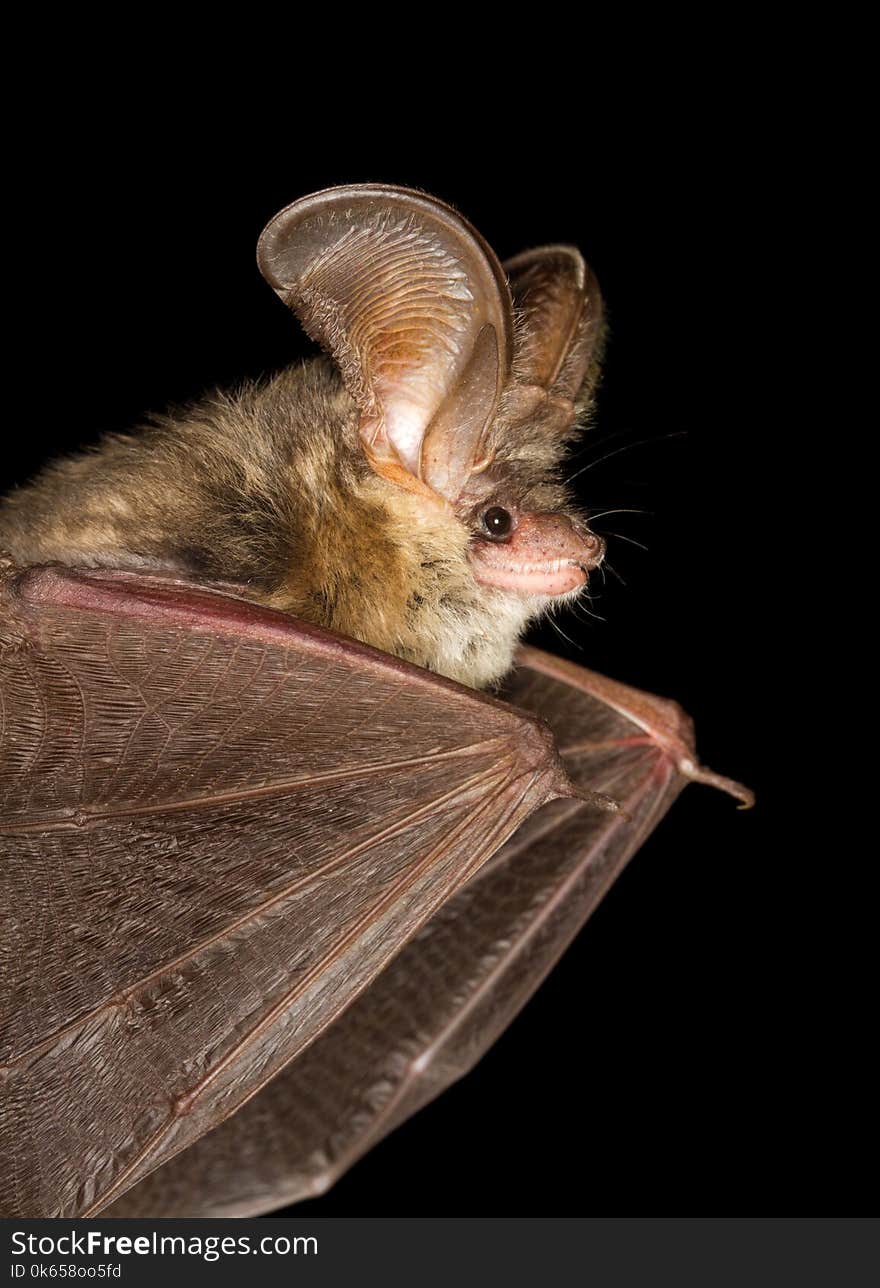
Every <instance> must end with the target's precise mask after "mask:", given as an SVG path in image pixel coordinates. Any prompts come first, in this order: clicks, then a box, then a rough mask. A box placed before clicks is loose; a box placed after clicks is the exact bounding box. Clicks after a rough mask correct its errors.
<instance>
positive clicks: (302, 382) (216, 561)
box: [0, 358, 558, 688]
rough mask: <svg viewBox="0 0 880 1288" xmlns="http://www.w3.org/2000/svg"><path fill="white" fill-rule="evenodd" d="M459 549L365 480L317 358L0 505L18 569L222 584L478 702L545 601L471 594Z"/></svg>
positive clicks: (347, 417)
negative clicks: (466, 690) (103, 570)
mask: <svg viewBox="0 0 880 1288" xmlns="http://www.w3.org/2000/svg"><path fill="white" fill-rule="evenodd" d="M548 499H550V500H552V501H554V502H555V501H557V500H558V498H557V497H555V496H553V497H550V498H548ZM469 542H470V533H469V532H468V529H467V528H466V527H465V526H464V524H462V523H461V522H460V521H459V520H458V519H457V518H456V517H455V516H454V515H453V514H452V512H451V510H449V508H448V507H444V506H442V505H436V506H434V505H431V504H426V503H425V501H424V500H423V499H421V498H419V497H417V496H415V495H413V494H412V493H408V492H406V491H404V490H402V489H400V488H397V487H395V486H394V484H393V483H390V482H388V481H387V480H384V479H381V478H379V477H377V476H376V475H375V474H373V472H372V471H371V470H369V468H368V467H367V466H366V465H365V464H364V461H363V457H362V454H361V453H360V451H359V448H358V443H357V430H356V416H355V410H354V407H353V404H352V402H351V400H350V398H349V397H348V395H347V394H346V392H345V390H344V389H343V387H342V383H341V381H340V379H339V376H338V375H337V373H336V371H335V369H334V368H333V367H332V365H331V364H330V363H328V362H327V361H326V360H324V359H322V358H319V359H315V360H313V361H311V362H307V363H305V364H303V365H301V366H298V367H292V368H289V369H287V370H286V371H283V372H281V373H280V374H279V375H278V376H276V377H274V378H272V379H270V380H269V381H267V382H265V383H263V384H260V385H253V386H249V387H247V388H245V389H244V390H243V391H242V392H240V393H239V394H237V395H236V396H235V397H232V396H228V395H223V394H218V395H214V396H211V397H209V398H206V399H205V400H204V401H203V402H201V403H198V404H196V405H194V406H193V407H191V408H189V409H188V410H187V411H186V412H184V413H183V414H182V415H180V416H178V417H161V418H156V419H154V420H153V421H152V422H150V423H149V424H148V425H147V426H146V427H145V429H144V430H143V431H142V432H141V433H139V434H137V435H133V436H127V435H120V436H117V435H114V436H110V437H108V438H107V439H105V440H104V442H103V443H102V444H101V445H100V446H99V447H98V448H97V449H96V450H94V451H91V452H86V453H83V454H81V455H78V456H75V457H73V458H71V459H67V460H63V461H60V462H57V463H55V464H53V465H51V466H49V467H48V468H47V469H46V470H45V471H44V473H43V474H42V475H41V476H39V477H38V478H37V480H36V481H35V482H33V483H31V484H30V485H28V486H26V487H23V488H21V489H19V490H18V491H17V492H15V493H13V494H12V496H10V497H8V498H7V499H6V500H5V501H4V502H2V503H0V547H2V548H5V549H7V550H8V551H9V552H10V553H11V554H12V556H13V557H14V558H15V559H16V560H17V561H19V562H22V563H43V562H60V563H64V564H69V565H80V566H89V567H121V568H149V569H164V570H169V571H179V572H183V573H186V574H187V575H190V576H195V577H200V578H202V579H204V580H205V581H212V580H216V581H224V582H234V583H236V584H238V585H239V586H240V587H241V593H242V594H243V595H244V596H246V597H248V598H251V599H253V600H255V601H257V602H259V603H263V604H266V605H270V606H272V607H275V608H280V609H283V610H285V611H287V612H290V613H293V614H296V615H297V616H300V617H303V618H305V619H307V620H309V621H313V622H316V623H318V624H319V625H322V626H325V627H329V628H330V629H333V630H336V631H339V632H341V633H343V634H346V635H350V636H353V637H355V638H357V639H360V640H362V641H364V642H365V643H368V644H372V645H374V646H376V647H378V648H381V649H384V650H385V651H387V652H390V653H394V654H397V655H398V656H400V657H403V658H406V659H407V660H409V661H412V662H414V663H416V664H417V665H420V666H425V667H428V668H430V669H431V670H434V671H436V672H438V673H439V674H441V675H446V676H449V677H450V678H452V679H455V680H459V681H460V682H462V683H464V684H468V685H471V686H473V687H477V688H482V687H486V686H488V685H491V684H492V683H494V682H495V681H497V680H499V679H500V678H501V677H502V676H503V675H504V674H505V673H506V672H507V671H508V670H509V668H510V665H511V661H512V657H513V652H514V649H515V647H516V645H517V642H518V640H519V638H520V635H521V634H522V631H523V630H524V628H525V626H526V625H527V623H528V621H529V620H530V618H532V617H534V616H536V615H537V614H538V613H539V612H540V611H541V610H542V608H543V606H544V605H545V604H546V600H544V599H543V598H540V597H538V596H526V595H522V594H512V593H507V592H505V591H503V590H499V589H497V588H494V587H489V586H485V585H481V584H479V583H478V581H477V580H476V579H475V577H474V574H473V569H472V567H471V564H470V561H469V560H468V557H467V550H468V545H469Z"/></svg>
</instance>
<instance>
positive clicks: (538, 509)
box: [258, 184, 604, 682]
mask: <svg viewBox="0 0 880 1288" xmlns="http://www.w3.org/2000/svg"><path fill="white" fill-rule="evenodd" d="M258 262H259V266H260V269H261V272H262V273H263V275H264V277H266V279H267V280H268V281H269V282H270V284H271V285H272V286H273V288H274V289H275V291H276V292H277V293H278V295H279V296H280V297H281V299H282V300H283V301H284V302H285V304H286V305H287V306H288V307H289V308H291V309H292V310H293V312H294V313H295V314H296V315H297V317H298V318H299V320H300V321H301V323H302V325H303V326H304V328H305V330H306V331H307V332H308V334H309V335H310V336H311V337H312V338H313V339H315V340H317V341H318V342H319V343H320V344H321V345H322V346H323V348H324V349H325V350H326V351H327V352H328V353H329V354H330V355H331V356H332V358H333V359H334V360H335V362H336V364H337V366H338V368H339V371H340V373H341V376H342V380H343V382H344V385H345V388H346V389H347V391H348V394H349V396H350V398H351V400H352V401H353V403H354V405H355V408H356V435H357V440H358V445H359V451H360V453H361V454H362V458H363V459H364V460H365V461H366V462H367V464H368V466H369V471H368V474H369V477H370V478H371V479H372V480H373V482H374V483H375V481H376V480H377V479H378V480H381V482H382V485H383V488H384V498H385V503H386V505H387V506H388V507H389V508H390V510H391V512H392V513H393V516H394V519H395V521H396V524H397V530H398V531H400V532H403V531H405V529H406V525H407V524H409V525H410V527H411V528H413V529H414V530H418V529H423V530H424V529H430V530H431V532H432V533H433V534H435V535H436V534H437V533H439V532H442V531H443V529H444V528H445V529H446V530H447V537H448V549H449V550H452V549H457V550H458V551H459V553H460V560H459V562H462V561H463V562H465V563H466V575H464V576H463V575H462V569H461V567H457V568H455V569H453V581H455V583H456V585H457V587H458V593H459V594H460V595H463V597H464V600H467V604H466V605H465V604H464V602H463V603H462V616H468V613H467V612H465V611H464V610H465V608H467V609H468V612H469V613H470V618H469V620H470V627H469V630H470V632H471V634H472V635H473V634H474V632H476V633H477V634H479V633H480V632H483V633H485V632H486V630H487V629H491V627H490V624H489V619H491V620H492V623H493V625H494V629H495V631H496V634H497V632H498V631H500V632H501V634H503V635H506V636H510V637H511V638H510V640H509V641H508V643H509V647H507V645H505V648H506V656H507V662H506V664H504V663H503V662H502V661H500V660H499V657H500V655H499V657H496V658H495V660H493V661H492V662H487V667H488V671H489V672H492V674H491V675H489V676H488V677H487V675H486V674H484V673H483V672H482V671H480V668H479V667H477V669H476V671H473V669H471V670H470V671H466V673H464V672H456V670H455V668H454V667H453V668H452V669H450V666H449V665H448V663H447V664H445V665H444V664H442V663H441V664H439V665H435V669H439V670H443V671H444V672H445V673H447V674H456V677H457V678H467V679H468V680H470V681H471V682H473V681H474V680H475V679H476V682H481V681H482V682H485V681H486V679H487V678H490V679H491V678H494V677H495V674H496V673H497V674H500V673H502V672H503V671H504V670H506V669H507V665H509V662H510V657H511V655H512V650H513V647H514V645H515V643H516V638H518V636H519V634H520V632H521V630H522V629H523V627H524V625H525V624H526V622H527V621H528V620H529V619H530V618H532V617H534V616H536V615H538V614H539V613H540V612H541V611H542V610H544V609H546V608H547V607H548V606H549V605H550V604H551V603H552V602H553V601H554V600H557V599H558V598H559V597H564V596H571V595H576V594H577V593H578V592H579V591H580V590H581V589H582V588H583V587H584V585H585V584H586V582H587V579H588V576H589V573H590V572H591V571H592V570H593V569H595V568H596V567H597V566H598V565H599V564H600V562H601V560H602V557H603V553H604V544H603V542H602V540H601V538H600V537H598V536H596V535H595V534H594V533H592V532H591V531H590V529H589V527H588V526H587V523H586V521H585V519H584V518H583V517H582V516H581V515H580V514H579V513H578V512H577V510H576V507H575V506H574V505H573V502H572V499H571V497H570V495H569V493H568V492H567V490H566V488H565V485H564V484H563V482H562V478H561V466H562V463H563V460H564V458H565V454H566V448H567V445H568V443H569V442H570V441H571V439H572V438H573V437H574V436H575V434H576V433H577V427H578V423H579V421H580V420H581V419H582V417H583V414H584V413H585V412H586V410H587V408H588V407H589V404H590V400H591V395H592V391H593V387H594V385H595V382H596V378H597V375H598V367H599V358H600V350H601V344H602V337H603V318H602V302H601V296H600V293H599V290H598V287H597V285H596V281H595V278H594V277H593V275H592V273H591V272H590V270H589V269H588V268H587V266H586V264H585V263H584V261H583V259H582V257H581V255H580V254H579V252H578V251H577V250H575V249H574V248H573V247H570V246H545V247H541V248H539V249H536V250H532V251H528V252H526V253H525V254H522V255H520V256H518V257H516V258H515V259H513V260H510V261H508V262H507V263H506V264H505V265H503V266H502V265H501V264H500V263H499V262H498V260H497V259H496V257H495V255H494V254H493V252H492V250H491V249H490V248H489V246H488V245H487V244H486V243H485V242H484V241H483V239H482V238H481V237H480V235H479V233H477V231H476V230H475V229H474V228H473V227H471V225H470V224H468V223H467V222H466V220H464V219H463V218H462V217H461V216H460V215H459V214H458V213H457V212H456V211H454V210H453V209H452V208H451V207H449V206H447V205H445V204H444V203H443V202H440V201H437V200H434V199H432V198H429V197H427V196H425V195H423V194H421V193H418V192H414V191H410V190H408V189H403V188H394V187H383V186H379V185H373V184H364V185H356V186H352V187H342V188H333V189H329V190H327V191H324V192H319V193H315V194H313V195H312V196H309V197H305V198H303V199H302V200H300V201H296V202H294V203H293V204H292V205H291V206H288V207H287V208H286V209H285V210H282V211H281V212H280V213H279V214H278V215H276V216H275V218H274V219H272V220H271V221H270V223H269V224H268V226H267V227H266V229H265V230H264V232H263V234H262V236H261V238H260V242H259V247H258ZM423 536H424V532H422V534H421V537H420V536H419V534H418V532H416V537H415V538H414V539H418V540H421V539H422V537H423ZM423 545H424V541H423ZM428 545H430V542H428ZM421 562H422V566H423V567H428V566H432V567H436V566H437V561H436V560H432V559H426V558H423V559H422V561H421ZM454 562H455V561H454V560H453V559H451V557H450V558H449V559H448V560H447V563H449V564H450V565H451V564H452V563H454ZM447 589H448V588H447ZM422 598H424V597H422ZM449 599H450V595H449V594H448V593H447V595H446V603H447V605H448V602H449ZM475 604H481V605H482V606H483V609H484V612H483V618H484V620H483V621H480V622H478V621H477V619H478V618H479V617H480V612H479V611H477V612H476V613H475V612H474V611H473V609H474V605H475ZM500 623H503V625H500ZM428 633H429V634H430V631H429V632H428ZM434 633H435V634H437V631H436V630H435V632H434ZM397 651H401V650H399V649H398V650H397ZM404 651H405V650H404ZM472 651H473V650H472ZM501 653H502V654H503V653H504V649H502V650H501ZM417 660H420V661H427V664H431V663H432V660H433V659H432V658H431V657H430V656H429V657H428V658H427V659H423V658H418V659H417Z"/></svg>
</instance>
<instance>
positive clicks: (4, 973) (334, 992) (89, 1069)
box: [0, 564, 575, 1217]
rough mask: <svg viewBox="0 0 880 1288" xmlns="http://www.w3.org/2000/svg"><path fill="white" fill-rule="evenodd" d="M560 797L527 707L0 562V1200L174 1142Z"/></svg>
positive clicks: (215, 600) (222, 606) (166, 1155)
mask: <svg viewBox="0 0 880 1288" xmlns="http://www.w3.org/2000/svg"><path fill="white" fill-rule="evenodd" d="M574 790H575V789H574V788H573V786H572V785H571V783H569V782H568V780H567V779H566V776H565V773H564V771H563V769H562V767H561V764H560V762H559V760H558V757H557V755H556V752H555V748H554V744H553V740H552V736H551V735H550V732H549V730H548V729H547V728H546V726H544V725H543V724H542V723H541V722H540V721H538V720H536V719H534V718H533V717H532V716H529V715H528V714H525V713H521V712H517V711H515V710H513V709H512V708H510V707H508V706H506V705H505V704H503V703H500V702H496V701H494V700H492V699H489V698H485V697H483V696H481V695H479V694H476V693H474V692H472V691H470V690H467V689H464V688H462V687H460V686H458V685H456V684H453V683H451V682H448V681H445V680H441V679H439V678H437V677H434V676H431V675H429V674H428V673H427V672H424V671H421V670H419V669H418V668H415V667H411V666H408V665H406V664H405V663H402V662H398V661H397V660H396V659H394V658H390V657H387V656H386V655H384V654H381V653H377V652H375V651H374V650H371V649H368V648H365V647H362V646H361V645H359V644H356V643H354V642H353V641H348V640H344V639H341V638H340V637H336V636H332V635H329V634H327V633H325V632H322V631H319V630H317V629H313V628H311V627H309V626H307V625H305V624H303V623H300V622H297V621H296V620H294V619H291V618H289V617H287V616H286V615H284V614H281V613H275V612H272V611H269V610H263V609H260V608H258V607H256V606H255V605H253V604H250V603H247V602H245V601H243V600H238V599H234V598H231V597H229V596H226V595H222V594H219V593H214V592H212V591H211V590H207V589H205V588H198V587H193V586H192V585H187V584H185V583H180V582H173V581H170V580H168V579H163V578H156V577H146V576H145V577H138V576H133V575H131V574H125V573H103V572H102V573H98V572H84V571H70V570H66V571H62V570H60V569H53V568H39V569H29V570H25V571H23V572H22V571H20V570H15V569H14V568H12V567H11V566H9V565H8V564H7V565H5V567H0V899H2V907H3V911H4V923H5V924H4V931H3V936H2V957H0V1092H2V1103H0V1136H2V1139H0V1158H2V1159H3V1163H2V1166H0V1209H2V1210H3V1213H4V1214H5V1215H24V1216H30V1217H33V1216H40V1215H52V1216H73V1215H86V1214H89V1213H92V1212H96V1211H99V1210H102V1209H103V1208H104V1207H105V1206H106V1205H108V1204H109V1203H111V1202H112V1201H113V1199H114V1198H116V1197H118V1196H120V1195H122V1194H124V1193H125V1191H126V1190H127V1189H128V1188H129V1187H130V1186H132V1185H134V1184H135V1183H136V1182H137V1181H138V1180H140V1179H141V1178H142V1177H144V1176H146V1175H147V1174H148V1173H150V1172H151V1171H152V1170H153V1169H154V1168H156V1167H158V1166H159V1165H160V1164H162V1163H163V1162H165V1161H166V1160H168V1159H171V1158H172V1157H173V1156H174V1155H175V1154H177V1153H178V1151H181V1150H184V1149H186V1148H187V1147H189V1146H191V1145H192V1144H193V1143H194V1142H196V1141H198V1139H199V1138H200V1137H201V1136H203V1135H204V1133H205V1132H206V1131H208V1130H209V1129H210V1128H213V1127H216V1126H217V1124H219V1123H222V1122H223V1120H224V1119H226V1118H227V1117H228V1116H229V1115H230V1114H233V1113H234V1112H235V1111H236V1110H237V1109H239V1107H240V1106H241V1105H242V1104H243V1103H244V1102H245V1101H247V1100H248V1099H249V1098H250V1097H251V1096H253V1095H254V1094H255V1093H257V1092H258V1091H260V1089H261V1088H263V1087H264V1086H265V1085H266V1084H269V1083H270V1082H271V1080H272V1079H273V1078H274V1077H275V1075H276V1074H277V1073H278V1072H279V1070H281V1069H282V1068H283V1067H284V1066H286V1065H287V1064H288V1063H289V1062H290V1061H291V1060H293V1059H294V1058H295V1057H296V1056H297V1055H298V1054H299V1053H300V1052H304V1051H305V1050H306V1049H307V1048H309V1045H310V1044H311V1043H313V1042H315V1040H316V1039H318V1040H320V1037H319V1035H320V1034H321V1033H322V1032H323V1031H324V1030H325V1029H327V1028H328V1026H330V1025H331V1024H332V1023H333V1022H334V1020H336V1018H337V1017H338V1016H340V1015H341V1014H342V1012H343V1011H345V1009H346V1008H347V1007H348V1006H349V1004H350V1003H351V1002H352V1001H353V1000H354V999H355V998H356V997H357V996H358V995H359V994H360V993H361V992H362V990H363V989H364V988H365V987H367V986H368V985H369V984H370V983H371V982H372V981H373V980H374V979H375V978H376V977H377V976H379V975H380V974H381V973H382V972H383V970H384V968H385V967H386V965H387V964H388V963H389V962H390V961H391V960H392V959H393V958H394V957H395V956H396V955H397V954H398V953H399V951H400V949H401V948H402V947H403V945H404V944H405V943H406V942H407V941H408V940H410V939H411V938H412V936H413V935H414V934H416V933H417V932H418V931H419V929H420V928H421V927H422V925H423V924H424V923H426V921H427V920H428V919H429V918H430V917H431V916H432V914H434V913H435V912H437V911H438V910H439V909H440V908H442V906H443V905H444V903H446V902H447V901H448V900H449V899H450V897H451V896H453V895H454V893H455V892H456V891H457V890H458V889H459V888H460V887H462V886H463V885H464V884H465V883H466V882H467V881H468V879H469V878H470V877H471V876H472V875H473V874H474V872H476V871H477V870H478V869H479V868H480V867H481V865H482V864H484V862H485V861H486V860H487V859H488V858H489V857H490V856H491V855H492V854H493V853H494V852H495V851H496V850H497V849H498V848H499V846H501V845H502V844H503V843H504V842H505V841H506V840H507V839H508V838H509V837H510V836H511V835H512V834H513V833H514V832H515V830H516V829H517V827H518V826H519V824H520V823H522V822H523V821H524V819H526V818H527V817H528V816H529V815H530V814H531V813H532V811H533V810H535V809H536V808H537V807H538V806H540V805H542V804H544V803H545V802H546V801H547V800H549V799H552V798H553V797H556V796H562V795H566V794H570V793H571V792H572V791H574ZM352 1050H353V1048H352V1047H351V1046H350V1045H349V1046H348V1048H347V1052H348V1055H347V1057H346V1058H350V1056H351V1053H352ZM370 1059H371V1060H373V1061H375V1053H374V1052H372V1051H370ZM366 1076H367V1077H368V1078H372V1077H373V1070H372V1067H370V1068H369V1069H368V1070H367V1071H366ZM362 1090H364V1091H366V1087H365V1086H364V1088H362ZM335 1094H336V1092H335V1091H334V1095H335ZM331 1099H332V1097H331ZM331 1099H328V1100H327V1102H326V1104H325V1106H324V1110H325V1111H326V1113H327V1115H329V1116H330V1117H332V1116H333V1115H334V1114H336V1113H338V1111H339V1106H338V1104H331ZM322 1112H323V1111H322ZM178 1215H179V1213H178Z"/></svg>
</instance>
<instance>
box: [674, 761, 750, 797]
mask: <svg viewBox="0 0 880 1288" xmlns="http://www.w3.org/2000/svg"><path fill="white" fill-rule="evenodd" d="M678 770H679V773H681V774H683V775H684V777H685V778H689V779H690V780H691V782H694V783H705V784H706V786H707V787H715V788H717V789H718V791H720V792H726V793H727V795H728V796H732V797H733V798H734V800H737V801H738V802H739V804H738V805H737V809H751V808H752V806H753V805H754V803H755V793H754V792H753V791H752V790H751V788H750V787H744V786H743V785H742V783H737V782H735V781H734V779H732V778H725V777H724V776H723V775H722V774H716V773H714V772H713V771H712V770H711V769H706V768H705V766H703V765H700V764H698V763H697V762H696V761H695V760H692V759H691V758H690V756H682V757H681V758H680V759H679V762H678Z"/></svg>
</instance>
